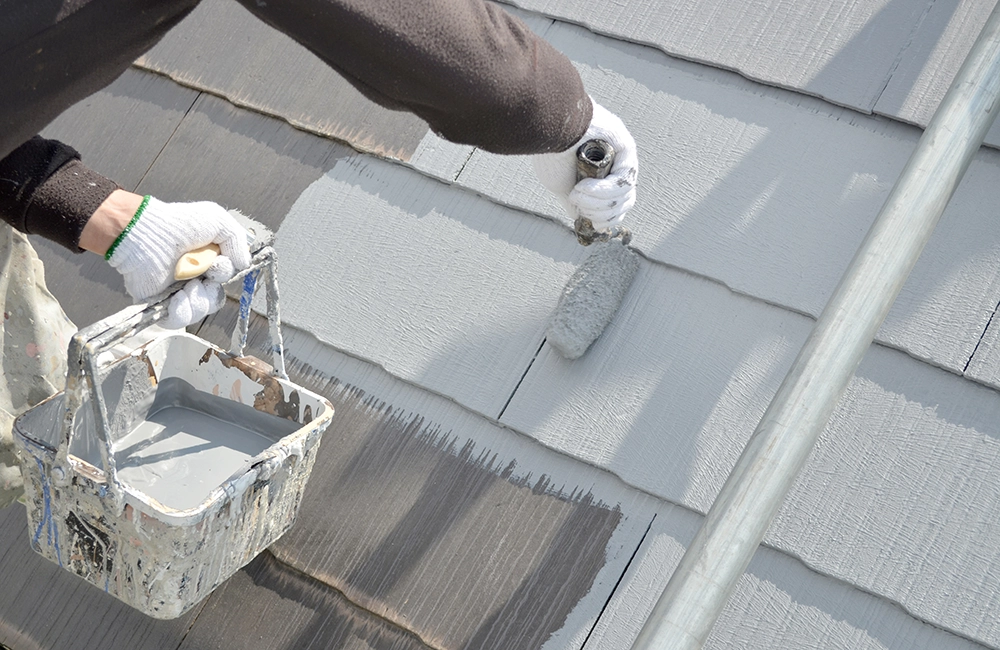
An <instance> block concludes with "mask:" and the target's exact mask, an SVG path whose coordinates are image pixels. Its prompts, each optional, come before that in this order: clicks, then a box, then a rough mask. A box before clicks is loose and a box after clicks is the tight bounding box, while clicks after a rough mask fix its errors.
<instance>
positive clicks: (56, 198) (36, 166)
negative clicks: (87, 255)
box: [0, 136, 119, 252]
mask: <svg viewBox="0 0 1000 650" xmlns="http://www.w3.org/2000/svg"><path fill="white" fill-rule="evenodd" d="M116 190H119V187H118V185H117V184H116V183H115V182H114V181H112V180H110V179H108V178H106V177H104V176H102V175H100V174H98V173H97V172H95V171H93V170H92V169H90V168H88V167H86V166H85V165H83V164H82V163H81V162H80V154H79V153H77V151H76V150H75V149H73V148H72V147H70V146H68V145H65V144H63V143H62V142H59V141H57V140H46V139H44V138H41V137H39V136H35V137H34V138H31V139H30V140H28V141H27V142H25V143H24V144H22V145H21V146H19V147H17V148H16V149H14V151H12V152H11V153H10V154H8V155H7V156H6V157H4V158H3V159H2V160H0V219H3V220H4V221H6V222H7V223H8V224H10V225H11V226H12V227H13V228H14V229H16V230H19V231H21V232H23V233H26V234H29V235H40V236H42V237H45V238H46V239H50V240H52V241H54V242H56V243H58V244H60V245H62V246H64V247H66V248H68V249H69V250H71V251H73V252H80V250H81V246H80V236H81V234H82V232H83V230H84V227H85V226H86V224H87V222H88V221H89V220H90V218H91V216H92V215H93V214H94V213H95V212H96V211H97V210H98V208H99V207H100V206H101V205H102V204H103V203H104V202H105V200H107V198H108V197H109V196H110V195H111V194H112V193H113V192H115V191H116Z"/></svg>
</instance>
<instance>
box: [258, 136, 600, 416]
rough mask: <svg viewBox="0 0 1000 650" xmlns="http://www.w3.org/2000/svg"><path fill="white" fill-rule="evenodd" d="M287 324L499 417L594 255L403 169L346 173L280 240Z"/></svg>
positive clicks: (361, 163)
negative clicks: (576, 276)
mask: <svg viewBox="0 0 1000 650" xmlns="http://www.w3.org/2000/svg"><path fill="white" fill-rule="evenodd" d="M276 250H277V251H278V259H279V260H281V266H280V269H281V282H282V286H283V287H285V292H284V293H283V298H282V308H283V313H284V314H285V315H286V316H285V320H286V321H287V322H288V323H289V324H291V325H295V326H296V327H299V328H301V329H305V330H308V331H310V332H312V333H313V334H315V335H316V337H317V338H319V339H320V340H321V341H323V342H325V343H328V344H330V345H333V346H334V347H336V348H337V349H340V350H344V351H346V352H348V353H349V354H352V355H356V356H358V357H360V358H363V359H366V360H369V361H372V362H373V363H376V364H378V365H380V366H382V367H383V368H385V369H386V370H388V371H389V372H391V373H392V374H394V375H396V376H398V377H401V378H403V379H405V380H407V381H412V382H414V383H416V384H419V385H420V386H422V387H424V388H425V389H428V390H431V391H434V392H438V393H442V394H445V395H448V396H450V397H453V398H454V399H456V400H458V401H459V402H460V403H462V404H464V405H465V406H468V407H469V408H472V409H474V410H476V411H478V412H480V413H483V414H485V415H487V416H489V417H497V416H498V415H499V414H500V412H501V411H502V410H503V407H504V404H506V402H507V398H508V397H509V396H510V395H511V393H513V391H514V388H515V387H516V386H517V382H518V381H519V380H520V378H521V376H522V375H523V374H524V371H525V369H526V368H527V367H528V365H529V364H530V362H531V359H532V357H533V356H534V354H535V352H536V351H537V350H538V347H539V345H541V342H542V340H543V337H544V331H545V327H546V325H547V323H548V319H549V315H550V313H551V311H552V309H553V308H554V307H555V304H556V301H557V300H558V298H559V295H560V293H561V292H562V288H563V285H564V284H565V282H566V280H567V279H568V278H569V276H570V274H571V273H572V271H573V269H574V268H575V267H576V265H577V264H579V263H580V261H581V260H582V259H583V257H584V255H585V254H586V250H585V249H584V248H583V247H581V246H579V245H578V244H577V243H576V240H575V238H574V237H573V236H572V234H571V233H569V232H568V231H566V230H564V229H562V228H560V227H559V226H557V225H556V224H554V223H551V222H548V221H546V220H542V219H537V218H533V217H531V216H528V215H524V214H522V213H519V212H516V211H514V210H510V209H507V208H503V207H500V206H498V205H496V204H494V203H491V202H489V201H486V200H484V199H482V198H480V197H478V196H476V195H474V194H473V193H472V192H469V191H467V190H463V189H461V188H456V187H452V186H448V185H445V184H443V183H438V182H434V181H431V182H428V180H427V178H426V177H425V176H422V175H421V174H419V173H417V172H415V171H413V170H409V169H406V168H404V167H402V166H400V165H396V164H393V163H389V162H384V161H380V160H375V159H372V158H366V157H360V156H359V157H357V158H355V159H353V160H350V161H344V162H338V163H337V165H336V166H335V167H334V168H333V169H332V170H330V172H329V173H327V174H326V175H325V176H324V177H323V178H321V179H319V180H318V181H316V182H315V183H314V184H313V185H312V186H310V187H309V189H308V190H306V191H305V192H304V193H303V194H302V196H301V198H300V199H299V201H298V202H297V203H296V204H295V205H294V206H293V207H292V210H291V212H290V213H289V214H288V216H287V217H286V218H285V220H284V223H283V224H282V225H281V228H280V229H279V230H278V236H277V244H276Z"/></svg>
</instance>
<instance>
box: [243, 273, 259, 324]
mask: <svg viewBox="0 0 1000 650" xmlns="http://www.w3.org/2000/svg"><path fill="white" fill-rule="evenodd" d="M259 275H260V269H257V270H256V271H251V272H250V273H247V275H246V277H245V278H243V295H241V296H240V318H249V316H250V303H251V302H252V301H253V292H254V289H255V288H256V287H257V276H259Z"/></svg>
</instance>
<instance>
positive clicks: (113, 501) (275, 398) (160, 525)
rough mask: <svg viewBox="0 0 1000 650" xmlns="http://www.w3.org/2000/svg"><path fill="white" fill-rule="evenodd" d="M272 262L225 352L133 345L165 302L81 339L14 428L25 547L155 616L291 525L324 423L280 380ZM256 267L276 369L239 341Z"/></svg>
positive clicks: (265, 255)
mask: <svg viewBox="0 0 1000 650" xmlns="http://www.w3.org/2000/svg"><path fill="white" fill-rule="evenodd" d="M273 262H274V254H273V250H272V249H270V248H265V249H263V250H262V251H260V252H258V253H257V255H256V256H255V264H254V266H252V267H251V269H249V270H248V271H247V272H246V273H245V274H244V275H243V276H242V278H243V280H244V292H243V296H242V300H241V323H240V325H239V326H238V328H237V333H236V335H235V336H234V340H235V341H237V342H238V345H237V346H235V347H236V348H239V349H238V350H235V352H236V353H235V354H234V353H227V352H224V351H223V350H221V349H220V348H217V347H215V346H213V345H211V344H210V343H208V342H207V341H204V340H202V339H200V338H198V337H196V336H193V335H191V334H188V333H186V332H169V333H164V334H163V335H160V336H157V337H155V338H153V339H152V340H150V341H148V342H146V343H144V344H142V345H138V344H135V345H134V346H133V347H130V341H133V342H134V341H135V340H136V339H135V338H134V335H135V334H136V333H137V332H139V331H142V330H146V326H147V325H149V324H151V323H153V322H155V321H156V320H157V319H158V318H159V317H161V316H162V314H163V312H164V306H163V303H162V302H158V303H156V304H153V305H151V306H149V307H145V306H138V307H134V308H130V309H128V310H125V311H123V312H121V313H120V314H117V315H115V316H112V317H111V318H109V319H106V320H104V321H101V322H100V323H97V324H95V325H92V326H91V327H88V328H86V329H85V330H82V331H81V332H79V333H78V334H77V335H76V336H75V337H74V339H73V342H72V343H71V345H70V356H69V361H70V376H69V377H68V381H67V387H66V390H65V391H64V392H62V393H59V394H57V395H55V396H53V397H52V398H50V399H48V400H46V401H45V402H43V403H41V404H39V405H38V406H36V407H35V408H33V409H31V410H30V411H28V412H27V413H25V414H24V415H22V416H21V417H20V418H18V419H17V421H16V422H15V426H14V430H15V440H16V441H17V444H18V446H19V450H20V452H21V460H22V463H21V465H22V468H21V471H22V474H23V476H24V479H25V495H26V497H27V509H28V520H29V525H30V528H29V534H30V537H31V544H32V547H33V548H34V549H35V550H36V551H38V552H39V553H41V554H42V555H43V556H45V557H47V558H49V559H50V560H52V561H53V562H56V563H58V564H59V565H60V566H62V567H63V568H65V569H67V570H69V571H71V572H72V573H75V574H76V575H79V576H81V577H83V578H84V579H86V580H88V581H89V582H91V583H93V584H94V585H96V586H98V587H100V588H101V589H104V590H105V591H107V592H108V593H110V594H112V595H114V596H116V597H117V598H119V599H121V600H122V601H124V602H126V603H128V604H129V605H131V606H132V607H135V608H136V609H139V610H140V611H142V612H145V613H146V614H149V615H150V616H153V617H156V618H162V619H169V618H176V617H178V616H180V615H182V614H183V613H184V612H186V611H187V610H188V609H190V608H191V607H192V606H194V605H195V604H196V603H198V602H199V601H200V600H202V599H203V598H204V597H205V596H207V595H208V594H210V593H211V592H212V590H213V589H214V588H215V587H216V586H218V585H219V584H221V583H222V582H223V581H224V580H226V579H227V578H228V577H229V576H231V575H232V574H233V573H235V572H236V571H237V570H239V569H240V567H242V566H244V565H245V564H246V563H247V562H249V561H250V560H251V559H252V558H253V557H254V556H255V555H257V553H259V552H260V551H262V550H263V549H265V548H266V547H267V546H268V545H270V544H271V543H273V542H274V541H275V540H277V539H278V538H279V537H280V536H281V535H282V534H283V533H284V532H285V531H286V530H288V528H290V527H291V525H292V522H293V521H294V519H295V514H296V511H297V510H298V505H299V502H300V501H301V498H302V493H303V491H304V489H305V485H306V481H307V479H308V477H309V473H310V471H311V469H312V465H313V462H314V460H315V457H316V452H317V450H318V445H319V441H320V437H321V435H322V432H323V430H324V429H326V427H327V425H328V424H329V422H330V418H331V417H332V415H333V407H332V405H331V404H330V403H329V402H328V401H327V400H326V399H324V398H323V397H321V396H319V395H317V394H315V393H312V392H310V391H308V390H305V389H303V388H301V387H299V386H296V385H294V384H292V383H291V382H289V381H288V380H287V379H286V378H283V377H282V376H283V375H284V372H283V367H282V366H283V361H282V355H281V340H280V329H279V324H278V313H277V285H276V283H275V281H274V274H273V270H274V269H273ZM262 270H263V271H265V276H266V278H267V280H268V285H267V286H268V304H269V310H268V311H269V314H268V315H269V317H270V320H271V323H272V327H271V332H272V347H273V349H274V352H275V366H276V367H277V370H273V369H272V368H271V366H269V365H267V364H265V363H263V362H262V361H260V360H258V359H255V358H253V357H244V356H241V353H242V349H241V348H242V346H241V345H240V344H239V342H242V341H245V337H246V321H247V319H248V317H249V305H250V299H251V297H252V295H253V290H254V287H255V286H256V282H257V279H258V276H259V275H260V272H261V271H262ZM123 342H124V347H125V348H126V350H125V353H124V356H122V355H121V354H119V355H117V356H116V355H110V354H107V353H106V352H105V351H107V350H109V349H110V348H112V347H113V346H116V345H117V349H119V350H120V349H121V348H122V347H123Z"/></svg>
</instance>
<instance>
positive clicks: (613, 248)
mask: <svg viewBox="0 0 1000 650" xmlns="http://www.w3.org/2000/svg"><path fill="white" fill-rule="evenodd" d="M614 156H615V151H614V148H612V146H611V145H610V144H609V143H608V142H605V141H604V140H588V141H587V142H584V143H583V144H582V145H580V147H579V148H578V149H577V152H576V173H577V180H578V181H579V180H581V179H583V178H604V177H605V176H607V174H608V172H609V171H610V169H611V164H612V163H613V162H614ZM573 228H574V230H575V231H576V238H577V241H579V242H580V243H581V244H583V245H584V246H590V245H593V246H594V248H593V250H592V251H591V253H590V255H588V256H587V259H585V260H584V261H583V263H582V264H581V265H580V266H579V268H577V270H576V272H575V273H573V275H572V276H571V277H570V279H569V281H568V282H567V283H566V286H565V287H564V289H563V293H562V296H560V297H559V302H558V303H557V304H556V309H555V312H554V313H553V315H552V319H551V320H550V321H549V327H548V330H547V332H546V334H545V337H546V339H547V340H548V342H549V344H550V345H552V347H554V348H555V349H556V350H557V351H558V352H559V353H560V354H561V355H562V356H564V357H566V358H567V359H578V358H579V357H581V356H582V355H583V353H584V352H586V351H587V348H589V347H590V344H591V343H593V342H594V341H595V340H597V337H599V336H600V335H601V333H602V332H603V331H604V329H605V328H606V327H607V326H608V323H610V322H611V319H612V318H614V316H615V313H616V312H617V311H618V307H619V306H620V305H621V303H622V300H623V299H624V298H625V294H626V293H627V292H628V288H629V286H631V284H632V280H633V278H635V274H636V271H638V270H639V256H638V255H637V254H636V253H635V252H634V251H632V250H631V249H630V248H629V247H628V243H629V241H631V239H632V233H630V232H629V230H628V228H624V227H614V228H611V229H610V230H595V229H594V224H593V223H592V222H591V221H590V219H587V218H585V217H577V219H576V221H575V222H574V224H573Z"/></svg>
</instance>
